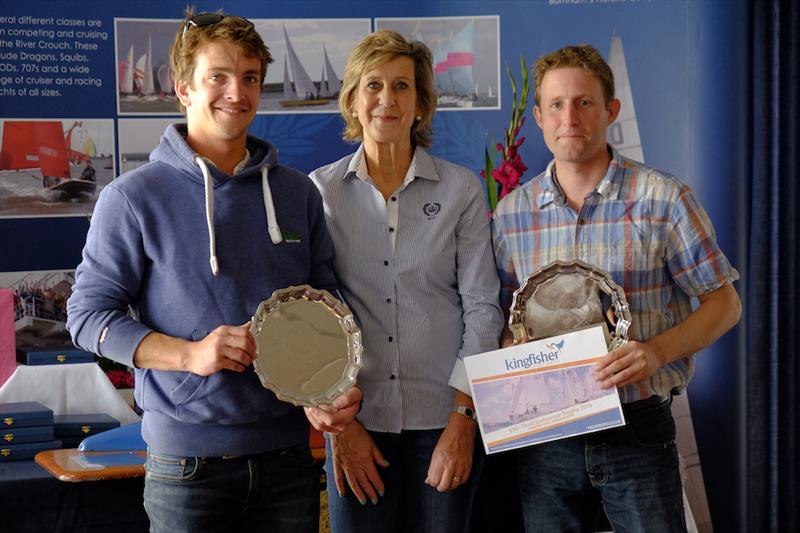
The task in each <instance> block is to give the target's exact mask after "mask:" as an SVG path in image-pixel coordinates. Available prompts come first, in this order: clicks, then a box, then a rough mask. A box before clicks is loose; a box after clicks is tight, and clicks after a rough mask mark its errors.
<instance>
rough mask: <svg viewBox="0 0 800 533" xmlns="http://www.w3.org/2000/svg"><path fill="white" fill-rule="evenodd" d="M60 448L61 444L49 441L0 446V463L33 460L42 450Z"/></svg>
mask: <svg viewBox="0 0 800 533" xmlns="http://www.w3.org/2000/svg"><path fill="white" fill-rule="evenodd" d="M58 448H61V442H60V441H57V440H51V441H48V442H26V443H24V444H9V445H8V446H6V445H5V444H0V463H2V462H4V461H20V460H23V459H33V458H34V456H35V455H36V454H37V453H39V452H42V451H44V450H56V449H58Z"/></svg>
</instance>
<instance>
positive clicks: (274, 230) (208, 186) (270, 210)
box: [194, 155, 283, 276]
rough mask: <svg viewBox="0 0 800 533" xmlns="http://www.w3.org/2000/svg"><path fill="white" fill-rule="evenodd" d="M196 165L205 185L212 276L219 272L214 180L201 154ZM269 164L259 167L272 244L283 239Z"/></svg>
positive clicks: (197, 157)
mask: <svg viewBox="0 0 800 533" xmlns="http://www.w3.org/2000/svg"><path fill="white" fill-rule="evenodd" d="M194 160H195V163H197V166H199V167H200V170H201V171H202V173H203V184H204V185H205V199H206V226H207V227H208V254H209V263H210V264H211V273H212V274H214V276H217V275H218V274H219V260H218V259H217V239H216V233H215V231H214V180H213V179H212V177H211V173H210V172H209V171H208V165H207V164H206V162H205V160H204V159H203V158H202V157H201V156H199V155H198V156H195V158H194ZM268 176H269V166H267V165H264V166H263V167H261V191H262V192H263V195H264V211H265V212H266V214H267V232H268V233H269V238H270V240H271V241H272V243H273V244H279V243H280V242H281V241H283V237H282V236H281V229H280V227H279V226H278V220H277V217H276V216H275V205H274V204H273V203H272V190H271V189H270V188H269V180H268V179H267V178H268Z"/></svg>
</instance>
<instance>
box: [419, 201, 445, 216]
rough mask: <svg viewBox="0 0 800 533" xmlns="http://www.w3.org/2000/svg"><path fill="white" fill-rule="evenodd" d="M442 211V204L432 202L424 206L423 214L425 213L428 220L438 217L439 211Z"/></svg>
mask: <svg viewBox="0 0 800 533" xmlns="http://www.w3.org/2000/svg"><path fill="white" fill-rule="evenodd" d="M441 210H442V204H440V203H438V202H432V203H429V204H425V205H423V206H422V212H423V213H425V216H426V217H428V220H430V219H432V218H434V217H436V215H438V214H439V211H441Z"/></svg>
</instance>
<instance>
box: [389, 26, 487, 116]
mask: <svg viewBox="0 0 800 533" xmlns="http://www.w3.org/2000/svg"><path fill="white" fill-rule="evenodd" d="M499 24H500V22H499V18H498V17H497V16H476V17H430V18H376V19H375V28H376V29H378V30H384V29H390V30H396V31H398V32H400V33H401V34H402V35H403V36H405V37H406V38H407V39H411V40H415V41H421V42H424V43H425V44H426V45H428V48H430V50H431V53H432V55H433V84H434V89H436V93H437V106H438V108H439V109H443V110H447V109H451V110H467V109H499V107H500V99H499V96H498V94H497V92H496V91H495V90H494V87H499V86H500V62H499V47H500V43H499Z"/></svg>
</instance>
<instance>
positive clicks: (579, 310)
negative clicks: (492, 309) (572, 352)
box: [508, 259, 631, 351]
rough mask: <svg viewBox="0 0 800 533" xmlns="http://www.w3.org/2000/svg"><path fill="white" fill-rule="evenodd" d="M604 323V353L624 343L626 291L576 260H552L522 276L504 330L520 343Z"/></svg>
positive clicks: (627, 319) (601, 272) (627, 321)
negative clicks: (606, 332) (606, 327)
mask: <svg viewBox="0 0 800 533" xmlns="http://www.w3.org/2000/svg"><path fill="white" fill-rule="evenodd" d="M603 322H605V323H606V324H607V325H610V326H611V327H610V328H609V329H610V331H611V333H610V339H609V343H608V345H609V346H608V350H609V351H611V350H613V349H615V348H617V347H619V346H622V345H623V344H625V343H626V342H628V328H630V325H631V313H630V309H629V307H628V301H627V300H626V299H625V292H624V291H623V290H622V288H621V287H620V286H619V285H617V284H616V283H614V280H612V279H611V275H610V274H608V272H605V271H604V270H602V269H600V268H597V267H596V266H594V265H590V264H588V263H585V262H583V261H580V260H577V259H576V260H573V261H554V262H552V263H550V264H549V265H546V266H544V267H542V268H540V269H539V270H537V271H536V272H534V273H533V274H531V275H529V276H528V277H527V278H525V282H524V283H523V284H522V286H521V287H520V288H519V289H517V290H516V291H514V298H513V300H512V303H511V312H510V315H509V318H508V327H509V329H510V330H511V333H512V334H513V335H514V341H515V343H521V342H528V341H530V340H537V339H542V338H546V337H552V336H554V335H558V334H561V333H566V332H569V331H575V330H577V329H582V328H585V327H588V326H591V325H594V324H600V323H603Z"/></svg>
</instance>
